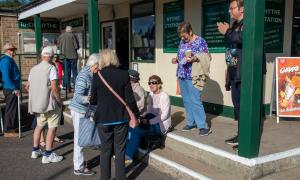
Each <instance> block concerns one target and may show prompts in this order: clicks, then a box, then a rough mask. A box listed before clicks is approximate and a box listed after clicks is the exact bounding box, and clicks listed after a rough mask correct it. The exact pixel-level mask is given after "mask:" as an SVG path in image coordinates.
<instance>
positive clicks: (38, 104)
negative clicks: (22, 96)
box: [27, 46, 63, 164]
mask: <svg viewBox="0 0 300 180" xmlns="http://www.w3.org/2000/svg"><path fill="white" fill-rule="evenodd" d="M53 55H54V52H53V49H52V48H51V47H49V46H47V47H45V48H44V49H43V50H42V53H41V62H40V63H39V64H37V65H36V66H34V67H33V68H32V69H31V71H30V74H29V77H28V85H27V88H28V89H29V102H28V111H29V113H31V114H35V115H36V117H37V126H36V128H35V130H34V136H33V140H34V142H33V151H32V153H31V158H33V159H36V158H38V157H39V156H41V155H42V154H44V155H43V159H42V163H43V164H45V163H50V162H59V161H61V160H62V159H63V157H62V156H58V155H56V154H55V153H54V152H52V144H53V140H54V137H55V134H56V129H57V127H58V125H59V122H60V118H61V106H62V102H61V98H60V94H59V88H58V83H57V80H58V77H57V71H56V68H55V66H54V65H52V64H51V61H52V59H53ZM46 123H48V132H47V137H46V151H45V153H43V152H42V151H41V149H40V148H39V140H40V135H41V132H42V130H43V127H44V126H45V125H46Z"/></svg>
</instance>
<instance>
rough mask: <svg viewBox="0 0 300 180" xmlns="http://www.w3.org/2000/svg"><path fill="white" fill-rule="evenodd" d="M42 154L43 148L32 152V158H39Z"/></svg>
mask: <svg viewBox="0 0 300 180" xmlns="http://www.w3.org/2000/svg"><path fill="white" fill-rule="evenodd" d="M42 155H43V151H42V150H41V149H39V150H37V151H32V152H31V158H32V159H37V158H38V157H40V156H42Z"/></svg>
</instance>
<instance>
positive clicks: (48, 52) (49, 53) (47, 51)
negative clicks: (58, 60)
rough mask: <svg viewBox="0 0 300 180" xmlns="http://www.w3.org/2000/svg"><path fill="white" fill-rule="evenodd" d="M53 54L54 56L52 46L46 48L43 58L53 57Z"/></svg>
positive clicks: (43, 51)
mask: <svg viewBox="0 0 300 180" xmlns="http://www.w3.org/2000/svg"><path fill="white" fill-rule="evenodd" d="M53 54H54V51H53V48H52V47H50V46H46V47H44V48H43V50H42V53H41V55H42V56H53Z"/></svg>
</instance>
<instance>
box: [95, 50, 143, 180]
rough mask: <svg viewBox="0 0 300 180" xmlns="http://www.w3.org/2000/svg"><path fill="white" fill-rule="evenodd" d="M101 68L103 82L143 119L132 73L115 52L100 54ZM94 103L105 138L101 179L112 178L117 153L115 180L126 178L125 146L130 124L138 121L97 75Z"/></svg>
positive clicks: (99, 125)
mask: <svg viewBox="0 0 300 180" xmlns="http://www.w3.org/2000/svg"><path fill="white" fill-rule="evenodd" d="M100 60H101V61H100V67H101V71H100V73H101V75H102V77H103V79H105V81H106V82H107V83H108V84H109V85H110V86H111V88H112V89H113V90H114V91H115V92H116V93H117V94H118V95H119V96H120V97H121V98H122V99H123V100H125V101H126V103H127V106H129V107H130V108H131V110H132V111H133V112H134V113H135V115H136V116H137V117H138V116H139V109H138V107H137V105H136V102H135V99H134V96H133V92H132V88H131V84H130V78H129V74H128V72H127V71H125V70H121V69H119V68H118V67H119V60H118V58H117V55H116V53H115V52H114V51H112V50H109V49H104V50H103V51H102V52H101V54H100ZM91 104H92V105H97V109H96V112H95V115H94V120H95V121H96V122H97V124H98V131H99V136H100V139H101V156H100V167H101V179H103V180H108V179H110V178H111V157H112V155H113V153H114V154H115V172H116V173H115V174H116V177H115V179H117V180H121V179H124V180H125V179H126V175H125V162H124V160H125V159H124V153H125V143H126V137H127V131H128V125H130V126H135V123H136V122H135V119H130V118H129V114H128V112H127V111H126V107H125V106H124V105H123V103H121V102H120V100H119V99H118V98H116V96H115V95H114V94H113V93H112V92H111V90H109V89H108V87H106V85H105V84H104V83H103V81H102V79H100V77H99V75H97V74H94V78H93V83H92V96H91Z"/></svg>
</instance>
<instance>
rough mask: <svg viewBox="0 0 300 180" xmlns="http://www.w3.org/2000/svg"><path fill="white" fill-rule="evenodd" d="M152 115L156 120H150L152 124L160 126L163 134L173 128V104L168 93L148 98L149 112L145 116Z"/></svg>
mask: <svg viewBox="0 0 300 180" xmlns="http://www.w3.org/2000/svg"><path fill="white" fill-rule="evenodd" d="M147 113H152V114H154V115H156V117H155V118H153V119H150V124H157V123H159V125H160V130H161V132H162V133H163V134H165V133H166V132H167V130H168V129H169V128H170V127H171V103H170V97H169V95H168V94H167V93H165V92H163V91H161V92H160V93H159V94H153V95H149V96H148V98H147V111H146V112H145V113H144V114H147Z"/></svg>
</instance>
